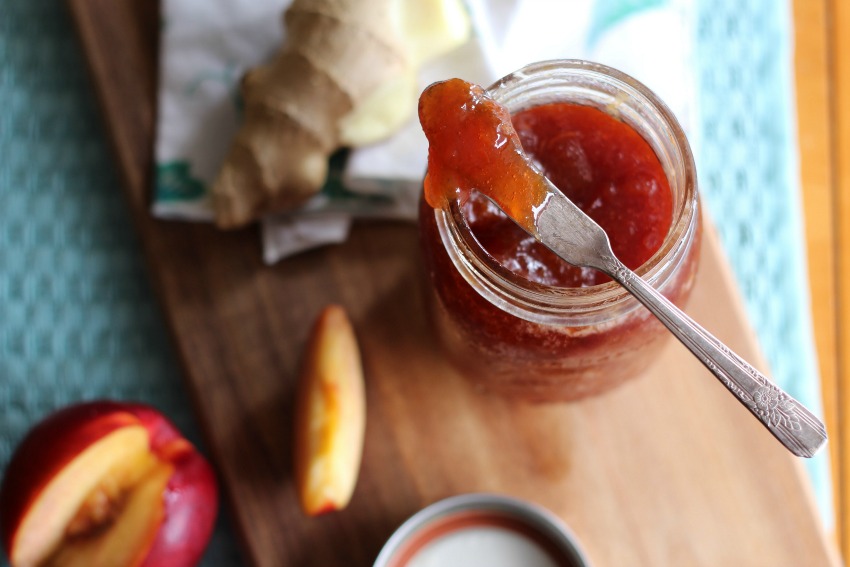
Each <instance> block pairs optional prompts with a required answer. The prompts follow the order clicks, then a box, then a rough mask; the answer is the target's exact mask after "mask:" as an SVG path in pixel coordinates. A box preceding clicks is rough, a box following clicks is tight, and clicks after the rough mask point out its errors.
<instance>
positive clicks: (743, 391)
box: [599, 255, 826, 457]
mask: <svg viewBox="0 0 850 567" xmlns="http://www.w3.org/2000/svg"><path fill="white" fill-rule="evenodd" d="M602 260H603V264H604V266H599V268H600V269H602V270H603V271H604V272H606V273H607V274H608V275H609V276H611V277H612V278H613V279H614V280H616V281H617V282H618V283H619V284H620V285H622V286H623V287H624V288H626V290H628V291H629V293H631V294H632V295H634V296H635V297H636V298H637V299H638V300H639V301H640V302H641V303H642V304H643V305H645V306H646V307H647V309H649V310H650V311H651V312H652V313H653V314H654V315H655V316H656V317H658V319H659V320H661V322H662V323H664V325H665V326H666V327H667V328H668V329H670V331H671V332H672V333H673V334H674V335H676V337H677V338H678V339H679V340H680V341H681V342H682V343H683V344H684V345H685V346H686V347H688V348H689V349H690V350H691V351H692V352H693V353H694V354H695V355H696V356H697V358H699V360H700V361H701V362H702V363H703V364H704V365H705V366H706V367H707V368H708V369H709V370H710V371H711V372H712V373H713V374H714V375H715V376H716V377H717V378H718V379H719V380H720V381H721V382H722V383H723V385H725V386H726V388H728V389H729V391H730V392H732V394H734V395H735V397H737V398H738V400H740V401H741V403H743V404H744V405H745V406H746V407H747V408H748V409H749V410H750V411H751V412H752V413H753V415H755V416H756V417H757V418H758V419H759V420H760V421H761V422H762V423H763V424H764V426H765V427H767V429H768V430H769V431H770V432H771V433H772V434H773V435H774V436H775V437H776V438H777V439H778V440H779V441H780V442H782V444H783V445H785V446H786V447H787V448H788V449H789V450H790V451H791V452H792V453H794V454H795V455H797V456H800V457H811V456H813V455H814V454H815V453H817V451H818V450H819V449H820V448H821V447H822V446H823V445H824V443H825V442H826V429H825V428H824V425H823V423H822V422H821V421H820V420H819V419H818V418H817V417H816V416H815V415H814V414H812V413H811V412H810V411H809V410H808V409H806V408H805V407H804V406H803V405H802V404H800V402H798V401H797V400H795V399H794V398H793V397H791V396H790V395H788V394H787V393H786V392H784V391H783V390H782V389H780V388H779V387H778V386H776V384H774V383H773V382H771V381H770V380H768V379H767V378H766V377H765V376H764V375H763V374H761V373H760V372H759V371H758V370H756V369H755V368H753V367H752V366H750V365H749V364H748V363H747V362H745V361H744V360H743V359H742V358H741V357H739V356H738V355H737V354H735V353H734V352H732V351H731V350H730V349H729V348H728V347H727V346H726V345H724V344H723V343H722V342H720V341H719V340H718V339H717V338H715V337H714V336H713V335H712V334H711V333H709V332H708V331H706V330H705V329H703V328H702V327H701V326H700V325H699V324H698V323H696V321H694V320H693V319H691V318H690V317H688V316H687V315H685V314H684V313H683V312H682V311H681V310H680V309H679V308H678V307H676V306H675V305H673V304H672V303H671V302H670V301H669V300H668V299H667V298H666V297H664V296H663V295H661V294H660V293H658V292H657V291H656V290H655V289H653V288H652V287H651V286H650V285H649V284H647V283H646V282H645V281H643V280H642V279H641V278H639V277H637V275H636V274H635V273H634V272H632V271H631V270H629V269H628V268H627V267H626V266H624V265H623V264H622V262H620V261H619V260H617V259H616V258H614V257H613V256H607V255H606V256H604V257H603V258H602Z"/></svg>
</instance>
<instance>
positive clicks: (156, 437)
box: [0, 401, 218, 567]
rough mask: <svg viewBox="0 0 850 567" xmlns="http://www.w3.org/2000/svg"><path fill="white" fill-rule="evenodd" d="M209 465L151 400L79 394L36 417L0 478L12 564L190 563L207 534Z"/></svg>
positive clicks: (143, 566)
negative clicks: (84, 399) (75, 400)
mask: <svg viewBox="0 0 850 567" xmlns="http://www.w3.org/2000/svg"><path fill="white" fill-rule="evenodd" d="M217 510H218V486H217V484H216V480H215V476H214V474H213V471H212V468H211V467H210V465H209V464H208V463H207V461H206V460H205V459H204V458H203V456H201V454H200V453H198V452H197V451H196V450H195V448H194V447H193V446H192V444H191V443H189V442H188V441H187V440H186V439H185V438H183V436H182V435H181V434H180V432H179V431H178V430H177V429H176V428H175V427H174V426H173V425H172V424H171V423H170V422H169V421H168V420H167V419H166V418H165V417H164V416H163V415H162V414H161V413H160V412H159V411H157V410H155V409H153V408H151V407H149V406H145V405H141V404H130V403H121V402H111V401H96V402H88V403H82V404H76V405H73V406H70V407H67V408H65V409H63V410H60V411H58V412H56V413H54V414H52V415H50V416H48V417H47V418H46V419H44V420H43V421H41V422H40V423H39V424H37V425H36V426H35V427H34V428H33V429H32V430H31V431H30V432H29V433H28V434H27V436H26V437H25V438H24V440H23V441H22V442H21V444H20V445H19V446H18V448H17V449H16V450H15V453H14V455H13V456H12V460H11V461H10V463H9V466H8V469H7V471H6V475H5V478H4V479H3V483H2V486H0V537H2V543H3V546H4V548H5V550H6V553H7V554H8V557H9V560H10V562H11V564H12V566H13V567H42V566H51V567H52V566H56V567H59V566H63V567H64V566H80V567H99V566H102V567H124V566H134V567H136V566H140V567H154V566H156V567H189V566H191V565H194V564H195V563H197V561H198V560H199V559H200V557H201V554H202V553H203V551H204V549H205V548H206V545H207V543H208V541H209V538H210V535H211V534H212V528H213V524H214V521H215V516H216V513H217Z"/></svg>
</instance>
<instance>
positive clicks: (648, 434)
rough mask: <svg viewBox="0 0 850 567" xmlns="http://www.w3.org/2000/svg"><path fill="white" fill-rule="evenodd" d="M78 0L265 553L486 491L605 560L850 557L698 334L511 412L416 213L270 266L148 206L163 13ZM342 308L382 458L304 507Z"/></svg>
mask: <svg viewBox="0 0 850 567" xmlns="http://www.w3.org/2000/svg"><path fill="white" fill-rule="evenodd" d="M71 6H72V8H73V12H74V14H75V17H76V20H77V22H78V26H79V31H80V35H81V37H82V38H83V44H84V46H85V49H86V52H87V54H88V56H89V60H90V61H91V65H92V72H93V76H94V79H95V83H96V86H97V89H98V92H99V94H100V96H101V99H102V104H103V107H104V113H105V115H106V117H107V125H108V128H109V132H110V134H111V137H112V139H113V142H114V145H115V150H116V152H117V155H118V159H119V162H120V164H121V167H122V171H123V173H124V181H125V184H126V186H127V189H128V192H129V194H128V197H129V201H130V203H131V206H132V208H133V212H134V219H135V222H136V228H137V230H138V231H139V233H140V235H141V239H142V241H143V243H144V246H145V249H146V253H147V256H148V260H149V268H150V272H151V276H152V279H153V280H154V282H155V285H156V288H157V290H158V293H159V296H160V299H161V302H162V306H163V309H164V310H165V313H166V316H167V320H168V322H169V325H170V327H171V331H172V332H173V335H174V340H175V343H176V346H177V349H178V352H179V354H180V358H181V362H182V364H183V367H184V370H185V375H186V379H187V385H188V387H189V390H190V391H191V393H192V395H193V399H194V403H195V406H196V412H197V415H198V418H199V420H200V422H201V423H202V425H203V426H204V431H205V435H206V437H207V440H208V446H209V447H211V448H212V452H213V455H212V456H213V460H214V461H215V463H216V465H217V467H218V470H219V472H220V474H221V477H222V478H223V480H224V484H225V489H226V493H227V497H228V499H229V501H230V503H231V507H232V509H233V513H234V516H235V518H234V519H235V524H236V525H237V527H238V530H239V532H240V536H241V539H242V542H243V544H244V550H245V555H246V558H247V560H248V561H249V562H250V563H251V564H252V565H257V566H278V565H297V566H305V567H310V566H322V567H328V566H334V565H345V566H354V567H361V566H362V567H366V566H368V565H371V563H372V561H373V560H374V558H375V556H376V555H377V552H378V550H379V548H380V546H381V545H382V543H383V542H384V541H385V540H386V538H387V537H388V536H389V535H390V533H391V532H392V531H393V529H394V528H395V527H397V526H398V524H399V523H400V522H401V521H402V520H403V519H404V518H405V517H407V516H408V515H410V514H411V513H413V512H415V511H416V510H418V509H419V508H421V507H422V506H423V505H425V504H427V503H430V502H432V501H434V500H436V499H439V498H441V497H444V496H449V495H452V494H457V493H460V492H467V491H481V490H487V491H499V492H506V493H509V494H513V495H516V496H519V497H523V498H527V499H529V500H532V501H535V502H538V503H541V504H543V505H545V506H547V507H549V508H550V509H552V510H553V511H554V512H555V513H556V514H558V515H559V516H561V517H562V518H563V519H564V520H565V521H566V522H567V523H568V524H569V525H570V526H571V527H572V528H573V530H574V531H575V532H576V534H577V535H578V537H579V538H580V540H581V541H582V543H583V544H584V546H585V547H586V549H587V552H588V554H589V555H590V557H591V558H592V559H593V561H594V564H595V565H597V566H598V567H605V566H619V565H629V566H641V565H647V566H649V565H652V566H664V565H671V566H678V565H705V566H716V565H771V566H783V565H788V566H797V565H837V564H838V562H837V560H836V557H835V554H834V552H833V550H832V548H831V547H830V545H829V542H828V541H827V539H826V538H825V537H824V534H823V532H822V530H821V529H820V527H819V522H818V519H817V514H816V511H815V509H814V505H813V501H812V498H811V495H810V494H809V493H808V488H807V485H806V481H805V480H804V476H803V471H802V467H801V466H800V463H799V461H797V460H796V459H795V458H794V457H792V456H791V455H790V454H789V453H787V452H786V451H785V450H784V449H783V448H782V447H781V446H780V445H779V444H778V443H777V442H775V441H774V439H773V438H772V437H771V436H770V434H769V433H767V431H765V430H764V429H763V428H762V427H761V425H759V424H758V423H757V422H756V421H755V420H754V419H752V417H751V416H750V415H749V413H748V412H747V411H746V410H744V409H743V408H742V407H741V406H740V405H739V404H738V403H737V402H736V401H735V400H734V399H733V398H732V397H731V396H729V395H728V393H726V391H725V390H724V389H723V388H722V387H721V386H720V385H719V384H718V383H716V381H715V380H714V378H712V377H711V376H710V374H708V372H707V371H705V370H704V369H702V368H701V367H700V366H699V365H698V363H696V362H695V360H694V359H693V358H692V357H691V355H690V354H689V353H687V352H686V351H685V349H684V348H683V347H681V346H680V345H678V344H674V343H672V342H671V344H670V345H669V347H668V348H666V349H665V351H664V354H663V359H662V360H660V361H659V363H658V364H657V365H656V366H655V367H654V369H653V371H652V372H650V373H649V374H648V375H646V376H644V377H641V378H640V379H637V380H634V381H632V382H631V383H629V384H628V385H626V386H624V387H622V388H620V389H618V390H616V391H615V392H612V393H610V394H608V395H605V396H602V397H599V398H594V399H592V400H588V401H586V402H582V403H580V404H570V405H551V406H526V405H513V404H510V403H508V402H506V401H505V400H500V399H495V398H490V397H486V396H482V395H479V394H477V393H475V392H473V391H471V390H470V388H469V387H468V386H467V384H466V383H465V382H464V381H463V380H461V379H460V378H459V377H458V375H457V374H456V373H455V372H454V371H453V370H452V369H451V368H450V367H448V366H447V365H446V363H445V362H444V361H443V359H442V358H441V357H440V355H439V352H438V351H437V349H436V346H435V345H434V343H433V341H432V339H431V338H430V333H429V328H428V325H427V320H426V316H425V313H424V307H423V302H422V300H421V295H422V288H421V286H422V281H423V280H422V277H421V274H420V268H419V264H418V262H417V260H416V258H417V244H416V229H415V227H414V226H411V225H405V224H391V223H376V224H360V225H358V226H356V227H355V230H354V231H353V233H352V236H351V238H350V239H349V241H348V242H346V243H345V244H344V245H341V246H335V247H329V248H325V249H322V250H318V251H313V252H309V253H306V254H302V255H300V256H298V257H296V258H293V259H290V260H287V261H285V262H282V263H280V264H278V265H276V266H274V267H271V268H269V267H265V266H263V265H262V262H261V258H260V251H259V239H258V235H257V232H256V231H255V230H245V231H240V232H236V233H221V232H218V231H216V230H214V229H212V228H211V227H206V226H198V225H193V224H182V223H166V222H159V221H155V220H153V219H151V217H150V216H149V214H148V212H147V188H148V187H149V185H150V172H151V166H152V140H153V137H152V135H153V117H154V115H155V114H154V113H155V96H154V93H155V76H156V58H155V45H156V38H155V33H156V26H155V25H151V22H154V23H155V22H156V13H155V6H154V5H151V4H148V3H145V2H143V1H142V0H136V1H131V0H71ZM119 56H120V60H118V61H116V57H119ZM703 252H704V262H703V265H702V267H701V272H700V276H699V283H698V285H697V289H696V291H695V296H694V298H693V300H692V309H691V313H692V314H693V315H694V316H695V317H696V318H697V319H698V320H700V321H701V322H703V323H704V325H705V326H706V327H707V328H709V329H710V330H711V331H713V332H714V333H716V334H717V335H718V336H719V337H720V338H721V339H723V340H725V341H727V342H728V343H729V344H730V346H732V347H733V348H734V349H736V350H738V351H739V352H740V353H741V354H742V355H744V356H745V357H746V358H748V359H751V360H755V361H756V362H757V364H758V360H759V357H758V353H757V352H756V348H755V346H754V341H753V336H752V333H751V331H749V330H748V327H747V325H746V323H745V321H744V319H743V316H742V312H743V311H742V309H741V305H740V301H739V298H738V296H737V294H736V293H735V290H734V287H733V286H732V283H731V279H730V277H729V274H728V271H727V267H726V266H725V264H724V262H723V260H722V255H721V254H720V251H719V249H718V246H717V240H716V237H715V236H714V235H713V234H709V237H708V238H706V239H705V248H704V250H703ZM331 301H334V302H339V303H341V304H343V305H345V306H346V308H347V309H348V311H349V313H350V315H351V318H352V320H353V322H354V325H355V328H356V331H357V333H358V335H359V338H360V341H361V346H362V351H363V358H364V365H365V372H366V375H367V404H368V419H367V432H366V445H365V454H364V461H363V467H362V470H361V476H360V480H359V483H358V486H357V489H356V491H355V495H354V498H353V500H352V503H351V505H350V506H349V507H348V508H347V509H346V510H344V511H343V512H340V513H337V514H333V515H329V516H324V517H320V518H317V519H306V518H304V517H303V516H302V515H301V513H300V512H299V511H298V507H297V505H296V499H295V494H294V490H293V487H292V479H291V473H290V469H291V465H292V462H291V457H290V452H291V447H290V439H291V436H292V431H291V428H292V425H291V422H292V419H291V414H292V403H293V385H294V384H293V382H294V377H295V374H296V367H297V364H298V359H299V357H300V352H301V349H302V347H303V344H304V341H305V338H306V334H307V332H308V327H309V323H310V322H311V321H312V319H313V317H314V316H315V315H316V314H317V313H318V312H319V310H320V309H321V308H322V307H323V306H324V305H325V304H326V303H328V302H331ZM760 366H762V367H763V365H760Z"/></svg>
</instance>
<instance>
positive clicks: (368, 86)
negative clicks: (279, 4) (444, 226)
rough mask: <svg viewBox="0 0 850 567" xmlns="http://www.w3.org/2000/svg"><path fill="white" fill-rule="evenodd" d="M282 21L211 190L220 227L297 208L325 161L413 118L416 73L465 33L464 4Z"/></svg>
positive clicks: (297, 15) (329, 6)
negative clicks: (279, 40) (281, 36)
mask: <svg viewBox="0 0 850 567" xmlns="http://www.w3.org/2000/svg"><path fill="white" fill-rule="evenodd" d="M283 19H284V26H285V28H286V39H285V41H284V42H283V45H282V46H281V47H280V50H279V51H278V53H277V54H276V56H275V57H274V58H273V60H272V61H270V62H269V63H268V64H265V65H261V66H258V67H255V68H253V69H251V70H249V71H248V72H247V73H246V74H245V76H244V77H243V79H242V84H241V94H242V99H243V102H244V108H245V110H244V122H243V124H242V127H241V128H240V130H239V132H238V133H237V135H236V137H235V138H234V140H233V143H232V145H231V148H230V151H229V153H228V155H227V156H226V158H225V161H224V163H223V165H222V168H221V170H220V172H219V175H218V178H217V179H216V181H215V183H214V185H213V187H212V197H213V205H214V209H215V216H216V223H217V225H218V226H219V227H221V228H235V227H239V226H243V225H245V224H247V223H249V222H251V221H253V220H255V219H257V218H258V217H260V216H262V215H264V214H266V213H270V212H276V211H284V210H289V209H292V208H295V207H297V206H299V205H301V204H303V203H304V202H305V201H306V200H307V199H309V198H310V197H311V196H312V195H314V194H315V193H316V192H318V191H319V190H320V189H321V187H322V185H323V184H324V182H325V179H326V177H327V162H328V157H329V156H330V154H331V153H333V152H334V151H335V150H336V149H338V148H340V147H342V146H357V145H363V144H366V143H371V142H374V141H377V140H379V139H381V138H383V137H386V136H387V135H389V134H391V133H392V132H393V131H395V130H396V129H397V128H398V127H399V126H401V125H402V124H403V123H404V121H405V120H407V119H408V117H409V116H410V115H412V113H413V111H414V109H415V108H416V100H417V95H418V93H417V82H416V73H417V70H418V67H419V66H420V65H421V63H422V62H423V61H425V60H426V59H429V58H431V57H434V56H436V55H439V54H442V53H444V52H446V51H448V50H450V49H452V48H454V47H456V46H458V45H460V44H461V43H463V42H464V41H466V39H467V38H468V37H469V33H470V24H469V21H468V18H467V16H466V13H465V11H464V8H463V6H462V5H461V0H427V1H426V0H419V1H417V2H409V1H408V0H293V2H292V4H291V5H290V7H289V8H288V9H287V10H286V12H285V13H284V18H283Z"/></svg>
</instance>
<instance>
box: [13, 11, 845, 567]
mask: <svg viewBox="0 0 850 567" xmlns="http://www.w3.org/2000/svg"><path fill="white" fill-rule="evenodd" d="M697 5H698V18H699V21H698V23H697V26H696V30H697V38H696V39H697V41H696V47H695V53H696V64H697V66H698V79H699V80H698V82H699V85H698V86H699V93H700V94H699V106H700V109H701V121H700V122H701V125H702V126H701V128H700V131H699V132H698V134H697V137H696V139H695V140H694V142H695V144H694V145H695V148H696V151H697V165H698V171H699V176H700V180H701V188H702V190H703V192H704V195H705V200H706V203H707V205H708V208H709V210H710V211H711V212H712V213H713V217H714V219H715V221H716V222H717V224H718V227H719V229H720V233H721V237H722V240H723V242H724V244H725V248H726V250H727V253H728V254H729V256H730V259H731V261H732V264H733V266H734V269H735V273H736V275H737V277H738V280H739V282H740V285H741V289H742V291H743V293H744V295H745V298H746V304H747V308H748V311H749V315H750V318H751V320H752V322H753V325H754V327H755V329H756V331H757V334H758V337H759V339H760V342H761V344H762V347H763V349H764V351H765V353H766V355H767V358H768V360H769V362H770V364H771V371H772V374H773V375H774V376H775V378H776V379H777V381H778V382H779V383H780V384H782V385H783V386H784V387H786V388H788V389H789V390H790V391H791V392H792V394H794V395H795V396H797V397H799V398H801V399H803V400H805V401H806V402H807V403H809V404H812V405H815V406H816V407H817V406H819V394H818V390H817V385H818V380H817V367H816V364H815V358H814V354H813V346H812V338H811V327H810V322H809V317H808V310H807V295H806V294H807V292H806V279H805V270H804V257H803V252H802V250H803V248H802V239H803V236H802V230H801V221H800V213H799V201H800V197H799V188H798V181H797V165H796V164H797V161H796V160H797V157H796V156H797V154H796V146H795V130H794V124H795V122H794V114H793V106H792V102H793V97H792V91H791V88H790V85H791V84H792V79H793V75H792V73H791V67H790V48H791V41H790V32H791V23H790V11H789V10H790V9H789V7H788V5H787V4H786V3H785V2H775V1H774V0H750V1H749V2H743V3H742V2H739V1H737V0H719V1H711V0H698V1H697ZM0 109H2V112H0V471H2V470H3V469H4V468H5V466H6V463H7V462H8V459H9V457H10V455H11V452H12V450H13V448H14V446H15V444H16V443H17V442H18V441H19V440H20V438H21V437H22V435H23V434H24V433H25V431H26V430H27V429H28V428H29V427H30V426H31V425H32V424H33V423H34V422H35V421H36V420H38V419H39V418H40V417H42V416H44V415H45V414H47V413H48V412H50V411H51V410H53V409H56V408H58V407H61V406H63V405H66V404H69V403H71V402H74V401H78V400H83V399H93V398H102V397H109V398H116V399H132V400H138V401H143V402H147V403H151V404H154V405H156V406H157V407H159V408H161V409H162V410H163V412H164V413H165V414H166V415H168V416H169V417H170V418H171V419H172V420H173V421H174V422H175V423H176V424H177V425H178V427H180V428H181V429H183V430H184V431H185V432H186V433H187V434H188V436H189V437H190V438H191V439H192V440H194V441H196V442H199V438H198V428H197V424H196V423H195V421H194V420H193V417H192V415H191V413H190V408H189V404H188V400H187V397H186V393H185V391H184V387H183V383H182V380H181V377H180V374H179V369H178V367H177V363H176V360H175V357H174V353H173V352H172V350H171V346H170V344H169V342H168V340H167V336H166V330H165V325H164V321H163V318H162V315H161V313H160V311H159V309H158V306H157V305H156V303H155V301H154V298H153V297H152V291H151V288H150V287H149V285H148V279H147V275H146V273H145V270H144V267H143V261H142V256H141V252H140V247H139V242H138V240H137V238H136V236H135V234H134V233H133V231H132V230H130V228H129V227H130V226H131V223H130V218H129V212H128V210H127V205H126V204H125V202H124V199H123V196H122V192H121V191H120V190H119V188H118V184H119V180H118V176H117V172H116V167H115V162H114V160H113V158H112V155H111V154H110V152H109V151H108V148H107V144H106V141H105V131H104V127H103V124H102V121H101V118H100V116H99V113H98V110H97V108H96V104H95V97H94V92H93V88H92V86H91V84H90V82H89V80H88V77H87V73H86V69H85V62H84V60H83V56H82V52H81V49H80V46H79V44H78V41H77V38H76V37H75V34H74V32H73V29H72V25H71V21H70V16H69V14H68V12H67V9H66V8H65V6H64V4H61V3H56V2H52V1H47V0H3V2H2V5H0ZM809 468H810V471H811V473H812V479H813V481H814V485H815V487H816V492H817V495H818V499H819V503H820V505H821V507H822V510H823V512H824V518H826V519H827V520H828V519H829V518H830V517H831V516H830V515H831V508H830V491H829V478H828V468H827V466H826V463H825V460H824V459H823V458H821V459H818V460H816V461H813V462H812V463H810V467H809ZM239 564H240V559H239V556H238V553H237V551H236V546H235V544H234V541H233V537H232V533H231V530H230V529H229V526H228V525H227V520H226V513H225V514H223V516H222V519H221V520H220V521H219V525H218V527H217V531H216V535H215V538H214V540H213V543H212V544H211V547H210V549H209V550H208V552H207V554H206V557H205V559H204V565H210V566H218V565H239Z"/></svg>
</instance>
